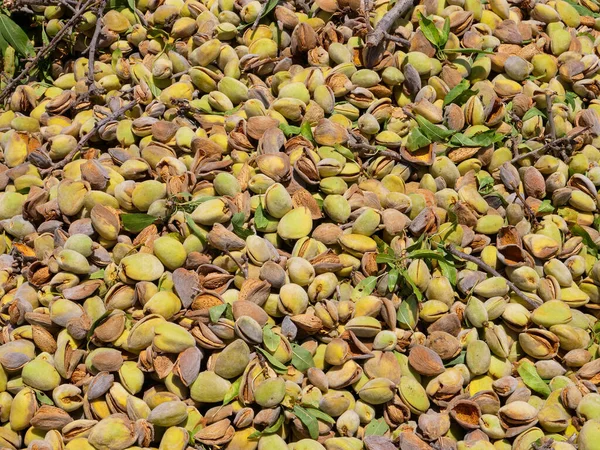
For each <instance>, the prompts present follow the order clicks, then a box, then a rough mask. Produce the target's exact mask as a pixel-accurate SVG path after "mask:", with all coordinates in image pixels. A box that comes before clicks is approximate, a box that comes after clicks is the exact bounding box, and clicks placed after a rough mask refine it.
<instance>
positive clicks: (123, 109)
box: [42, 100, 138, 175]
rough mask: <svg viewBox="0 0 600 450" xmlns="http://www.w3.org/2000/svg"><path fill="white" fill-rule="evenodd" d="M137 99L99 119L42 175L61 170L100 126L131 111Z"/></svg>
mask: <svg viewBox="0 0 600 450" xmlns="http://www.w3.org/2000/svg"><path fill="white" fill-rule="evenodd" d="M137 103H138V102H137V100H132V101H131V102H129V103H127V104H126V105H125V106H122V107H121V108H119V109H118V110H117V111H115V112H114V113H112V114H110V115H108V116H106V117H105V118H104V119H102V120H99V121H98V122H96V124H95V125H94V127H93V128H92V129H91V130H90V131H89V132H88V133H87V134H86V135H85V136H83V137H82V138H81V140H80V141H79V143H78V144H77V146H76V147H75V148H74V149H73V150H71V151H70V152H69V153H68V154H67V156H65V157H64V158H63V159H61V160H60V161H59V162H57V163H56V164H55V165H54V166H53V167H50V168H48V169H45V170H44V171H43V172H42V175H47V174H48V173H50V172H52V171H54V170H59V169H62V168H63V167H65V166H66V165H67V164H68V163H70V162H71V160H72V159H73V158H74V157H75V155H76V154H77V153H78V152H79V151H81V149H82V148H83V147H84V145H85V144H86V143H87V141H89V140H90V139H91V138H93V137H94V136H95V135H96V133H97V132H98V130H99V129H100V128H102V127H103V126H104V125H106V124H107V123H109V122H111V121H113V120H115V119H117V118H119V117H120V116H122V115H123V114H124V113H126V112H127V111H129V110H130V109H131V108H133V107H134V106H135V105H137Z"/></svg>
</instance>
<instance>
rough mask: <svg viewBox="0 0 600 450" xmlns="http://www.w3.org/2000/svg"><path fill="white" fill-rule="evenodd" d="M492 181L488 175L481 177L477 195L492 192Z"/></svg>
mask: <svg viewBox="0 0 600 450" xmlns="http://www.w3.org/2000/svg"><path fill="white" fill-rule="evenodd" d="M494 183H495V181H494V179H493V178H492V177H490V176H489V175H486V176H484V177H482V178H481V179H480V180H479V189H478V191H479V193H480V194H482V195H487V194H489V193H490V192H491V191H492V188H493V187H494Z"/></svg>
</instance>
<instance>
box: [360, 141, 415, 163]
mask: <svg viewBox="0 0 600 450" xmlns="http://www.w3.org/2000/svg"><path fill="white" fill-rule="evenodd" d="M348 146H349V147H350V148H351V149H352V150H357V151H358V152H359V153H361V154H362V155H363V156H375V155H378V156H387V157H388V158H391V159H393V160H394V161H404V159H403V158H402V155H401V154H400V153H396V152H393V151H391V150H379V149H378V148H377V147H376V146H374V145H371V144H365V143H362V142H356V143H353V142H348Z"/></svg>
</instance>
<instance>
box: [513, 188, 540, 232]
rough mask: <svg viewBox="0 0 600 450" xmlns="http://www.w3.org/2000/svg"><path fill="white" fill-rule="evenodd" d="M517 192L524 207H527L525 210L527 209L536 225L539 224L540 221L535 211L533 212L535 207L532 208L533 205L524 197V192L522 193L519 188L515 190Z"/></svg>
mask: <svg viewBox="0 0 600 450" xmlns="http://www.w3.org/2000/svg"><path fill="white" fill-rule="evenodd" d="M515 194H516V195H517V197H518V198H519V200H520V201H521V203H523V208H525V211H527V215H528V216H529V217H530V218H531V220H532V221H533V223H534V225H535V226H538V225H539V223H538V220H537V218H536V217H535V213H534V212H533V209H531V207H530V206H529V205H528V204H527V203H526V202H525V198H524V197H523V194H521V193H520V192H519V190H518V189H517V190H516V191H515Z"/></svg>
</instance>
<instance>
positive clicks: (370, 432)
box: [365, 418, 390, 436]
mask: <svg viewBox="0 0 600 450" xmlns="http://www.w3.org/2000/svg"><path fill="white" fill-rule="evenodd" d="M389 430H390V427H389V426H388V424H387V423H385V419H384V418H381V419H376V420H371V422H369V425H367V426H366V427H365V436H383V435H384V434H385V433H387V432H388V431H389Z"/></svg>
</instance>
